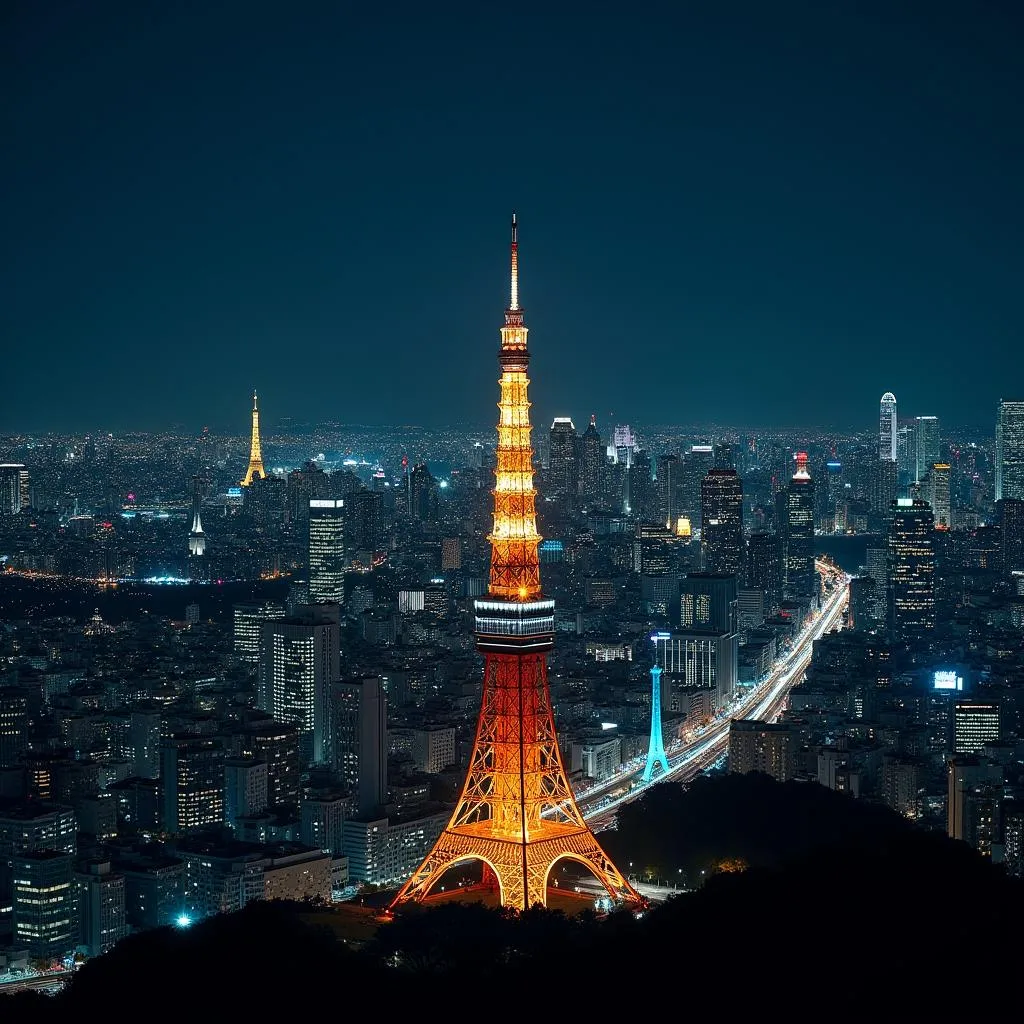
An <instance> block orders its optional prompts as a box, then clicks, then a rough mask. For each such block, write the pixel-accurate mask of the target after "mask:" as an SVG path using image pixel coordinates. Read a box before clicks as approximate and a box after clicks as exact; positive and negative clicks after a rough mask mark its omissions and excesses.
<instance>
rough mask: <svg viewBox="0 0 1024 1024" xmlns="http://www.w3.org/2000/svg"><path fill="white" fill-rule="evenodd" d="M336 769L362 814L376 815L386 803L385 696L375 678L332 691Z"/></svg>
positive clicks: (341, 684)
mask: <svg viewBox="0 0 1024 1024" xmlns="http://www.w3.org/2000/svg"><path fill="white" fill-rule="evenodd" d="M331 715H332V722H333V740H332V751H333V757H334V767H335V770H336V771H337V772H338V773H339V774H340V775H341V777H342V778H343V779H344V780H345V782H346V783H347V785H348V787H349V792H350V793H351V794H352V795H353V796H354V801H353V802H354V804H355V808H356V811H357V812H358V813H359V814H361V815H368V814H374V813H376V812H379V810H380V808H381V806H382V805H383V804H384V803H385V802H386V800H387V789H388V732H387V696H386V694H385V692H384V684H383V681H382V680H381V679H380V677H378V676H365V677H363V678H361V679H347V680H344V681H341V682H337V683H335V684H334V686H333V687H332V692H331Z"/></svg>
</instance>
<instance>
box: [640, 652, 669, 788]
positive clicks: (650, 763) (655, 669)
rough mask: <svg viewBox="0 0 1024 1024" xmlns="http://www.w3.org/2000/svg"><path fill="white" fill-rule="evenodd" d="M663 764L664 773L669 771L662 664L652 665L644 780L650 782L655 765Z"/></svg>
mask: <svg viewBox="0 0 1024 1024" xmlns="http://www.w3.org/2000/svg"><path fill="white" fill-rule="evenodd" d="M659 764H660V765H661V772H662V774H663V775H664V773H665V772H667V771H668V758H667V757H666V756H665V744H664V741H663V740H662V738H661V666H660V665H652V666H651V742H650V745H649V746H648V748H647V764H646V765H645V766H644V775H643V779H644V782H650V781H651V776H652V775H653V774H654V768H655V765H659Z"/></svg>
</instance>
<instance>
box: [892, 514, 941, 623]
mask: <svg viewBox="0 0 1024 1024" xmlns="http://www.w3.org/2000/svg"><path fill="white" fill-rule="evenodd" d="M934 529H935V519H934V516H933V515H932V509H931V506H930V505H929V504H928V502H926V501H922V500H921V499H920V498H897V499H896V501H894V502H893V505H892V522H891V524H890V526H889V539H888V555H887V564H888V583H889V591H888V593H889V628H890V630H891V632H892V636H893V638H894V639H897V640H903V639H908V638H912V637H923V636H927V635H929V634H930V633H931V632H932V630H934V629H935V538H934V537H933V532H934Z"/></svg>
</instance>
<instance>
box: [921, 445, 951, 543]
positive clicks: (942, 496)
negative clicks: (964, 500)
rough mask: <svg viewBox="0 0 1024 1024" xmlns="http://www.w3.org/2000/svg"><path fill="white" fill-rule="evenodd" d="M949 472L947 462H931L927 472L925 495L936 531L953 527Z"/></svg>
mask: <svg viewBox="0 0 1024 1024" xmlns="http://www.w3.org/2000/svg"><path fill="white" fill-rule="evenodd" d="M949 471H950V466H949V463H948V462H933V463H932V466H931V469H929V470H928V482H927V487H926V488H925V494H926V495H927V500H928V504H929V505H931V507H932V515H933V516H934V518H935V529H936V530H948V529H949V528H950V527H951V526H952V525H953V524H952V522H951V520H950V501H949Z"/></svg>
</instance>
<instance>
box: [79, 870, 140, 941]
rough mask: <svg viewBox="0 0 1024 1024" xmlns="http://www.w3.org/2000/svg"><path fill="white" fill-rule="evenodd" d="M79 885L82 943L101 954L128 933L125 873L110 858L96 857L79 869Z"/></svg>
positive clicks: (80, 935)
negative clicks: (100, 858)
mask: <svg viewBox="0 0 1024 1024" xmlns="http://www.w3.org/2000/svg"><path fill="white" fill-rule="evenodd" d="M75 885H76V888H77V889H78V916H79V922H80V928H79V937H80V940H81V943H82V945H84V946H85V948H86V952H87V953H88V955H89V956H99V955H100V954H101V953H106V952H107V951H108V950H110V949H113V948H114V946H116V945H117V943H118V942H120V941H121V939H123V938H124V937H125V935H126V934H127V933H128V929H127V927H126V925H125V883H124V875H122V874H119V873H117V872H116V871H112V870H111V866H110V861H109V860H94V861H90V862H89V863H88V864H87V865H86V866H85V870H84V871H79V872H76V874H75Z"/></svg>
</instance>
